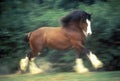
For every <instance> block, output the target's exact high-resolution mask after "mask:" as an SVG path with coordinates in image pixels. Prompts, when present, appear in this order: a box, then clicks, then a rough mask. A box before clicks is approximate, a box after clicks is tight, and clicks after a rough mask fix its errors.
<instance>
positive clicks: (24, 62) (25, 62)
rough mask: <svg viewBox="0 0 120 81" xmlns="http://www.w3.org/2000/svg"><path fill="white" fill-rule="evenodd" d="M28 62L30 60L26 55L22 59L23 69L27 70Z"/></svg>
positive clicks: (21, 67)
mask: <svg viewBox="0 0 120 81" xmlns="http://www.w3.org/2000/svg"><path fill="white" fill-rule="evenodd" d="M28 62H29V60H28V57H25V58H24V59H21V60H20V69H21V71H23V72H25V71H26V70H27V66H28Z"/></svg>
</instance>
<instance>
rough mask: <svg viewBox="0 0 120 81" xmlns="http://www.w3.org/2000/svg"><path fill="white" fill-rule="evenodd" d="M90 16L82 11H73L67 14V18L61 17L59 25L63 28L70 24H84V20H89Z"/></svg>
mask: <svg viewBox="0 0 120 81" xmlns="http://www.w3.org/2000/svg"><path fill="white" fill-rule="evenodd" d="M90 17H91V15H90V14H88V13H86V12H85V11H82V10H75V11H73V12H71V13H70V14H68V15H67V16H65V17H63V18H62V19H61V23H62V25H63V26H65V27H66V26H68V25H69V23H70V22H75V23H78V22H80V21H81V22H83V23H84V22H86V19H89V20H90Z"/></svg>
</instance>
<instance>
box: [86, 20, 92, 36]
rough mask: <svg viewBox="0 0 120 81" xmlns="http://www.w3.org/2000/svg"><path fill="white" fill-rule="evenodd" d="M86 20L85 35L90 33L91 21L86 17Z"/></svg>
mask: <svg viewBox="0 0 120 81" xmlns="http://www.w3.org/2000/svg"><path fill="white" fill-rule="evenodd" d="M86 22H87V25H88V26H87V32H86V33H87V35H88V34H90V35H91V34H92V30H91V22H90V20H88V19H86Z"/></svg>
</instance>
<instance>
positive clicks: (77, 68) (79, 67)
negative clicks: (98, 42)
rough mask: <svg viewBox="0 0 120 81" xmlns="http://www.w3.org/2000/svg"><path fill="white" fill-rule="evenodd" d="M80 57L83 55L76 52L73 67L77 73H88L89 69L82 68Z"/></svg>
mask: <svg viewBox="0 0 120 81" xmlns="http://www.w3.org/2000/svg"><path fill="white" fill-rule="evenodd" d="M82 57H83V55H82V54H80V51H78V54H77V58H76V65H75V67H74V69H75V71H76V72H77V73H85V72H89V69H88V68H86V67H85V66H84V63H83V59H82Z"/></svg>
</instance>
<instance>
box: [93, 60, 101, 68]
mask: <svg viewBox="0 0 120 81" xmlns="http://www.w3.org/2000/svg"><path fill="white" fill-rule="evenodd" d="M93 67H94V68H95V69H98V68H102V67H103V63H102V62H100V61H98V62H96V64H94V65H93Z"/></svg>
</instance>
